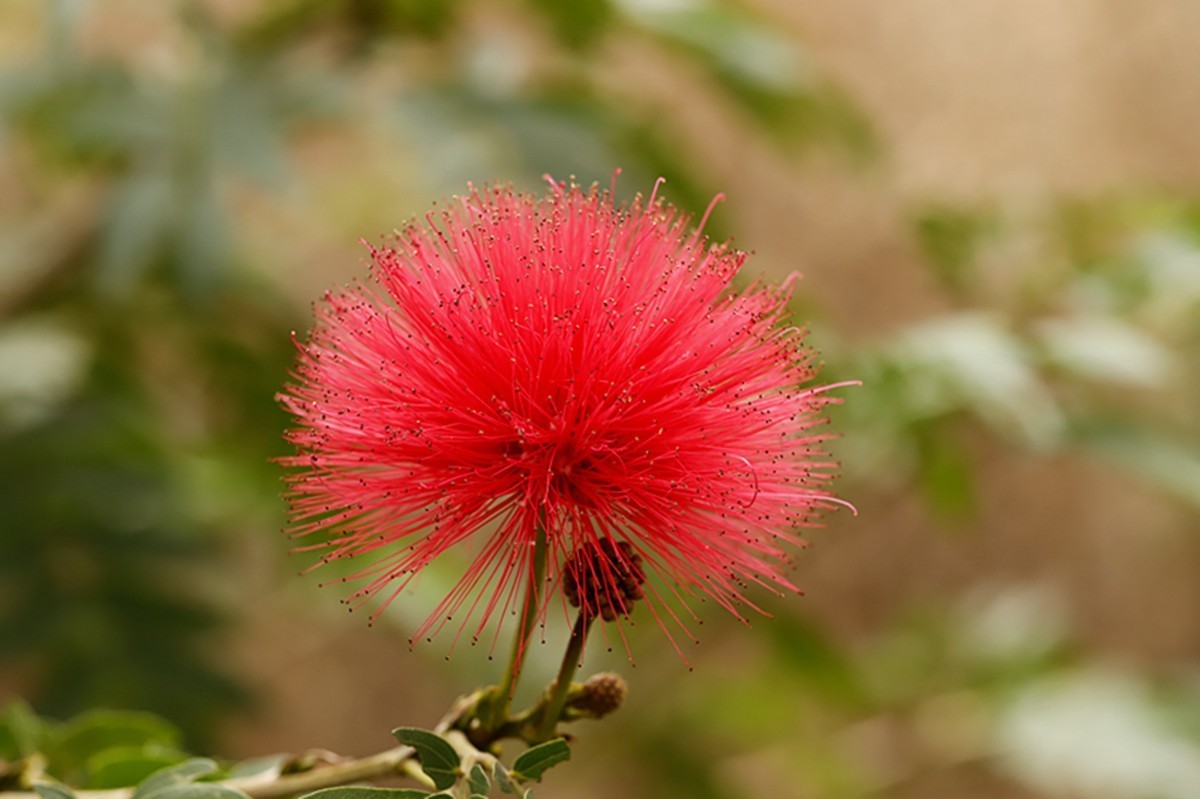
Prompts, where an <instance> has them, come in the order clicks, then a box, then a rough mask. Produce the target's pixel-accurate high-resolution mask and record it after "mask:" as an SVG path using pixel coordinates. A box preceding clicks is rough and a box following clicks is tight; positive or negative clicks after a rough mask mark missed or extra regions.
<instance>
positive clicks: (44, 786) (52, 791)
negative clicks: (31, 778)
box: [33, 782, 75, 799]
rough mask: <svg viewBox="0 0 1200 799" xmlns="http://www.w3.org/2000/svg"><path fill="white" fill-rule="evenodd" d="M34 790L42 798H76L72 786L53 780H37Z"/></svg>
mask: <svg viewBox="0 0 1200 799" xmlns="http://www.w3.org/2000/svg"><path fill="white" fill-rule="evenodd" d="M33 790H34V791H36V792H37V795H38V796H39V797H41V799H75V794H74V793H72V792H71V789H70V788H68V787H66V786H65V785H57V784H55V783H52V782H35V783H34V784H33Z"/></svg>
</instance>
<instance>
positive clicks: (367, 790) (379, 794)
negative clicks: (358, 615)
mask: <svg viewBox="0 0 1200 799" xmlns="http://www.w3.org/2000/svg"><path fill="white" fill-rule="evenodd" d="M428 796H430V793H429V792H428V791H421V790H417V789H416V788H376V787H373V786H369V785H347V786H342V787H337V788H322V789H321V790H319V791H313V792H312V793H306V794H304V795H303V796H302V797H301V799H426V797H428Z"/></svg>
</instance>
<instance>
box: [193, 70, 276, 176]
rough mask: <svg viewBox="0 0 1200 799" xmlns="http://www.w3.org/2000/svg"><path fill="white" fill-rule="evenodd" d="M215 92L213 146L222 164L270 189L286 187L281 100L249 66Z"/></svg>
mask: <svg viewBox="0 0 1200 799" xmlns="http://www.w3.org/2000/svg"><path fill="white" fill-rule="evenodd" d="M234 66H236V67H238V68H239V70H240V71H238V72H234V73H233V74H232V75H230V77H229V79H228V80H225V81H222V82H221V83H220V84H219V85H218V86H217V87H216V89H215V90H214V96H213V98H212V109H211V112H210V113H211V115H212V135H213V139H212V142H211V144H210V146H211V147H212V149H213V152H214V153H215V155H216V156H217V158H219V159H220V160H221V162H222V163H223V164H225V165H227V166H229V167H230V168H232V169H234V170H236V171H238V172H240V173H242V174H244V175H248V176H249V177H252V178H254V179H255V180H258V181H260V182H261V183H263V184H264V185H266V186H274V187H278V186H282V185H283V184H284V183H285V181H286V179H287V178H288V176H289V175H290V170H289V169H288V165H287V161H286V159H285V157H284V149H283V148H284V139H283V134H284V129H283V127H282V124H281V123H282V121H283V119H282V117H283V115H282V113H281V112H280V109H278V108H277V107H276V105H277V101H278V99H279V98H278V96H277V95H276V94H272V93H271V88H272V87H271V86H270V85H269V84H268V85H263V80H264V78H262V77H260V76H259V75H257V74H255V73H254V72H253V71H252V70H251V67H250V66H249V65H244V64H237V63H236V62H235V64H234Z"/></svg>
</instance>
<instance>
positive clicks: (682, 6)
mask: <svg viewBox="0 0 1200 799" xmlns="http://www.w3.org/2000/svg"><path fill="white" fill-rule="evenodd" d="M621 6H622V10H623V11H624V12H625V15H626V17H627V18H628V19H629V20H630V21H631V22H633V23H634V24H635V25H637V26H638V27H641V28H643V29H644V30H646V31H648V32H650V33H651V34H653V35H655V36H656V37H658V38H660V39H662V40H663V41H665V42H667V43H668V44H673V45H676V46H679V47H681V48H683V49H684V50H685V51H687V52H689V53H691V54H692V55H694V56H695V57H696V58H697V61H698V63H699V64H700V65H701V66H703V67H704V68H705V69H707V70H708V71H709V73H710V74H711V75H712V77H713V78H714V79H715V80H716V82H717V83H718V85H720V86H722V87H724V88H725V89H726V90H727V92H728V93H729V95H730V96H731V97H732V98H733V99H734V100H736V101H737V102H738V104H739V105H740V106H741V108H742V109H743V110H744V111H746V112H747V113H749V114H750V116H751V117H752V118H754V119H755V120H756V121H757V122H759V123H760V124H761V125H763V127H765V128H766V129H767V130H768V131H770V132H771V133H773V134H774V135H775V136H776V138H777V139H779V140H780V141H781V143H784V144H796V143H802V144H804V143H810V142H812V141H826V142H831V143H835V144H839V145H841V146H843V147H844V148H845V149H846V151H848V152H850V153H852V154H854V155H856V156H868V155H871V154H872V153H873V152H874V151H875V149H876V143H875V137H874V133H873V132H872V130H871V126H870V124H869V122H868V121H867V119H866V117H865V116H863V115H862V113H860V112H859V111H858V110H857V109H856V108H855V107H854V105H853V104H852V103H851V102H850V101H849V99H848V98H847V97H846V96H845V95H844V94H843V93H842V92H840V91H838V90H837V89H836V88H835V87H833V86H832V85H831V84H830V83H829V82H828V81H825V80H822V79H820V78H819V77H817V75H816V74H815V72H814V70H813V69H812V68H811V66H810V65H809V64H807V63H806V58H805V54H804V53H803V52H802V51H801V49H800V46H799V44H798V43H797V42H796V41H795V39H793V38H791V37H789V36H787V35H785V34H783V33H781V32H780V31H778V30H777V29H774V28H772V27H770V26H768V25H766V24H764V23H762V22H760V21H759V20H757V19H755V18H754V17H753V16H751V15H750V14H749V12H747V11H745V10H744V9H742V8H739V7H737V6H734V5H722V4H717V3H714V2H707V1H706V0H693V1H692V2H684V3H679V4H668V5H659V4H655V3H646V2H641V0H624V2H622V4H621Z"/></svg>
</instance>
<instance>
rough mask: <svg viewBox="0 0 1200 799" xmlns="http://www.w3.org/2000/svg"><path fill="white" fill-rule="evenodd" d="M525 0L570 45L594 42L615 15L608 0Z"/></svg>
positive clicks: (562, 40)
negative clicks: (568, 0) (575, 0)
mask: <svg viewBox="0 0 1200 799" xmlns="http://www.w3.org/2000/svg"><path fill="white" fill-rule="evenodd" d="M527 2H528V3H529V4H530V5H532V6H533V7H534V8H535V9H536V10H537V11H538V12H540V13H541V14H542V15H543V16H545V17H546V19H547V20H549V22H550V25H551V27H552V28H553V29H554V32H555V34H556V35H557V36H558V39H559V41H561V42H562V43H563V44H564V45H566V46H567V47H569V48H572V49H581V48H583V47H586V46H588V45H591V44H593V43H595V42H596V41H597V40H598V39H599V38H600V37H601V36H603V35H604V33H605V32H606V31H607V30H608V28H609V26H610V25H611V23H612V21H613V19H614V16H615V14H614V9H613V7H612V5H611V3H610V0H586V2H560V0H527Z"/></svg>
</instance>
